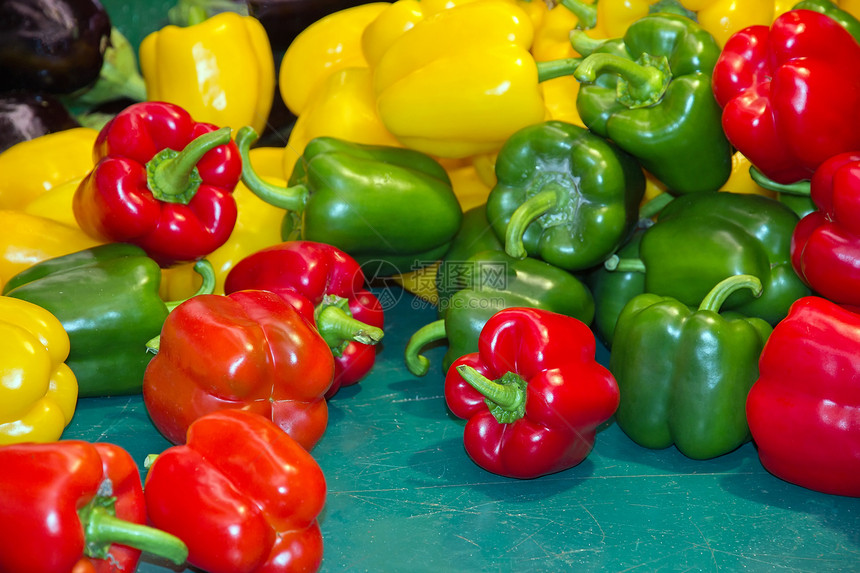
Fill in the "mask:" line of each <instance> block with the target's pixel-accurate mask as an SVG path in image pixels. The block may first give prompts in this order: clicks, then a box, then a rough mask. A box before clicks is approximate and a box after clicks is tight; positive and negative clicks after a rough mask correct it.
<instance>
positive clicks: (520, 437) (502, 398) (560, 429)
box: [445, 307, 620, 479]
mask: <svg viewBox="0 0 860 573" xmlns="http://www.w3.org/2000/svg"><path fill="white" fill-rule="evenodd" d="M594 352H595V339H594V334H592V332H591V330H590V329H589V328H588V326H586V325H585V323H583V322H581V321H579V320H577V319H575V318H572V317H569V316H565V315H561V314H557V313H554V312H550V311H546V310H541V309H534V308H517V307H514V308H508V309H504V310H501V311H499V312H498V313H496V314H495V315H493V316H492V317H491V318H490V320H489V321H487V323H486V324H485V325H484V328H483V329H482V330H481V336H480V339H479V341H478V352H475V353H471V354H466V355H465V356H462V357H460V358H459V359H457V360H456V361H455V362H454V363H453V364H452V365H451V368H449V369H448V373H447V376H446V377H445V400H446V402H447V403H448V407H449V408H450V409H451V412H453V413H454V414H455V415H456V416H458V417H460V418H464V419H467V420H468V422H467V423H466V428H465V433H464V444H465V448H466V452H467V453H468V454H469V456H470V457H471V458H472V460H474V461H475V463H477V464H478V465H479V466H481V467H482V468H484V469H485V470H487V471H490V472H493V473H495V474H499V475H503V476H507V477H513V478H521V479H530V478H535V477H539V476H542V475H546V474H550V473H554V472H558V471H562V470H566V469H568V468H571V467H573V466H575V465H577V464H578V463H580V462H581V461H582V460H584V459H585V458H586V456H588V454H589V452H591V449H592V447H593V446H594V440H595V434H596V429H597V426H599V425H600V424H602V423H603V422H605V421H606V420H608V419H609V418H610V417H611V416H612V414H614V413H615V410H616V409H617V408H618V404H619V398H620V396H619V392H618V385H617V384H616V382H615V378H614V377H613V376H612V374H611V373H610V372H609V370H607V369H606V368H604V367H603V366H602V365H601V364H600V363H598V362H597V361H596V360H595V354H594Z"/></svg>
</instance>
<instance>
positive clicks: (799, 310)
mask: <svg viewBox="0 0 860 573" xmlns="http://www.w3.org/2000/svg"><path fill="white" fill-rule="evenodd" d="M858 332H860V315H857V314H856V313H854V312H850V311H848V310H846V309H844V308H842V307H840V306H839V305H837V304H835V303H833V302H831V301H829V300H827V299H825V298H821V297H818V296H809V297H804V298H802V299H800V300H798V301H797V302H796V303H795V304H794V305H792V307H791V311H790V312H789V314H788V316H787V317H786V319H785V320H783V321H782V322H780V323H779V324H777V325H776V327H774V329H773V334H772V335H771V336H770V338H769V339H768V341H767V344H766V345H765V347H764V350H763V351H762V354H761V360H760V362H759V378H758V380H756V381H755V383H754V384H753V386H752V389H751V390H750V392H749V395H748V396H747V402H746V414H747V420H748V422H749V427H750V431H751V432H752V437H753V440H754V441H755V443H756V446H757V447H758V455H759V459H760V460H761V463H762V465H763V466H764V467H765V469H767V470H768V471H769V472H770V473H772V474H773V475H775V476H777V477H779V478H781V479H784V480H786V481H788V482H791V483H794V484H797V485H799V486H802V487H805V488H809V489H812V490H815V491H820V492H824V493H829V494H835V495H847V496H852V497H860V482H858V480H857V475H858V472H860V391H858V380H860V369H858V362H857V352H858V349H860V336H858Z"/></svg>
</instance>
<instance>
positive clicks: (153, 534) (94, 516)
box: [82, 502, 188, 565]
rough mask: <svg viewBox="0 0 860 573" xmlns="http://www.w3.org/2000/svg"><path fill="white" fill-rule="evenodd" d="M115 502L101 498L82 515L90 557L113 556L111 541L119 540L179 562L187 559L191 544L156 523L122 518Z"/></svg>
mask: <svg viewBox="0 0 860 573" xmlns="http://www.w3.org/2000/svg"><path fill="white" fill-rule="evenodd" d="M111 506H112V503H111V504H110V505H109V506H104V505H102V503H101V502H97V505H95V506H93V507H90V508H89V509H88V510H87V511H86V512H84V515H83V516H82V524H83V526H84V535H85V538H86V550H85V553H86V555H87V556H88V557H94V558H97V559H105V558H109V548H110V545H111V544H113V543H116V544H119V545H126V546H128V547H133V548H135V549H139V550H141V551H145V552H146V553H151V554H152V555H157V556H159V557H164V558H165V559H169V560H170V561H172V562H173V563H176V564H177V565H181V564H182V563H185V560H186V559H187V558H188V547H187V546H186V545H185V543H183V542H182V540H181V539H179V538H178V537H176V536H174V535H171V534H169V533H167V532H166V531H161V530H160V529H156V528H154V527H149V526H147V525H142V524H139V523H132V522H130V521H125V520H123V519H119V518H118V517H116V515H115V514H114V513H113V509H112V508H111ZM82 512H83V510H82Z"/></svg>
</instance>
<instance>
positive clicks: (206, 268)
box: [164, 259, 215, 312]
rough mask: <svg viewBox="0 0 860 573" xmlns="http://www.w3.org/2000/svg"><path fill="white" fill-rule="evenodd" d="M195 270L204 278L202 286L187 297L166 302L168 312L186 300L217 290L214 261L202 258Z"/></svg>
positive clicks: (195, 265) (195, 264)
mask: <svg viewBox="0 0 860 573" xmlns="http://www.w3.org/2000/svg"><path fill="white" fill-rule="evenodd" d="M194 272H196V273H197V274H198V275H200V277H201V278H202V279H203V283H202V284H201V285H200V288H198V289H197V292H195V293H194V294H192V295H191V296H189V297H187V298H183V299H181V300H174V301H170V302H166V303H164V305H165V306H166V307H167V311H168V312H170V311H172V310H173V309H174V308H176V307H177V306H179V305H180V304H182V303H183V302H185V301H186V300H188V299H191V298H194V297H195V296H197V295H201V294H212V293H214V292H215V269H214V268H213V267H212V263H210V262H209V261H207V260H206V259H200V260H199V261H197V262H196V263H194Z"/></svg>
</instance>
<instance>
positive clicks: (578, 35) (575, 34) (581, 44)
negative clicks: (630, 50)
mask: <svg viewBox="0 0 860 573" xmlns="http://www.w3.org/2000/svg"><path fill="white" fill-rule="evenodd" d="M568 39H569V40H570V45H571V46H573V50H574V51H575V52H576V53H577V54H579V55H581V56H588V55H590V54H591V53H592V52H594V50H596V49H597V48H599V47H600V46H602V45H603V43H604V42H605V41H606V40H598V39H596V38H592V37H591V36H589V35H588V34H586V33H585V32H584V31H583V30H580V29H578V28H576V29H573V30H571V31H570V33H569V34H568Z"/></svg>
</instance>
